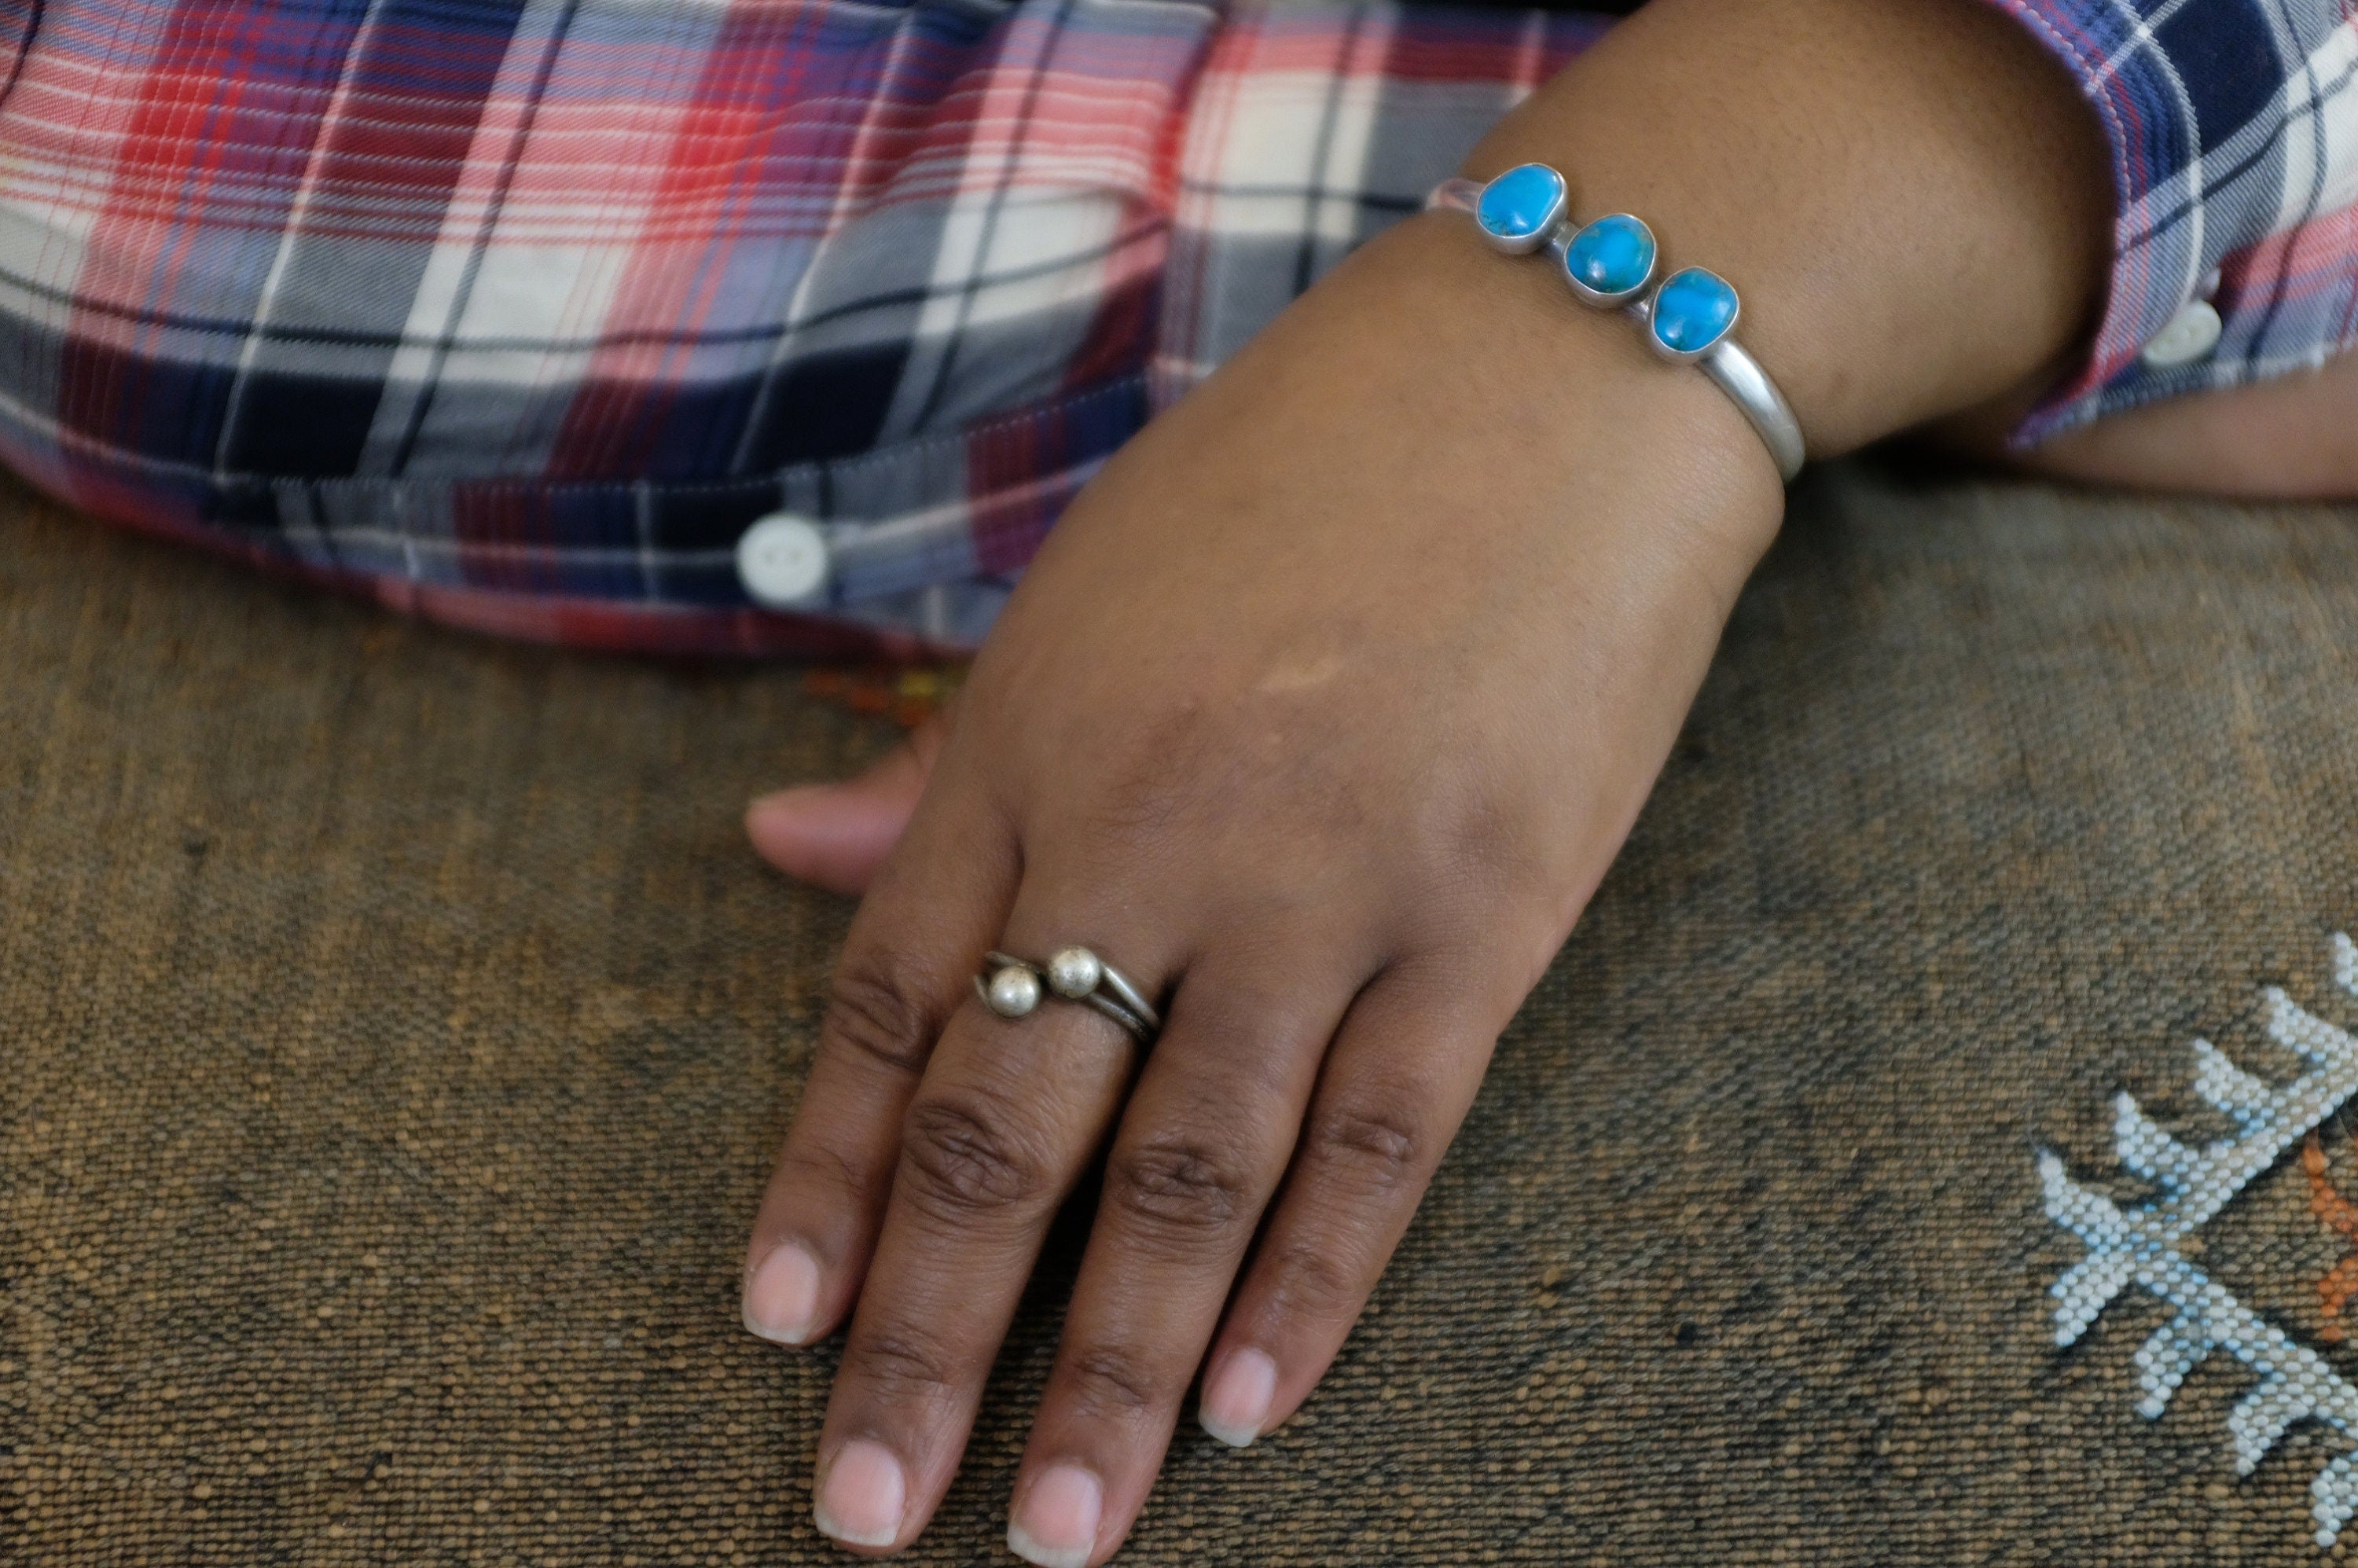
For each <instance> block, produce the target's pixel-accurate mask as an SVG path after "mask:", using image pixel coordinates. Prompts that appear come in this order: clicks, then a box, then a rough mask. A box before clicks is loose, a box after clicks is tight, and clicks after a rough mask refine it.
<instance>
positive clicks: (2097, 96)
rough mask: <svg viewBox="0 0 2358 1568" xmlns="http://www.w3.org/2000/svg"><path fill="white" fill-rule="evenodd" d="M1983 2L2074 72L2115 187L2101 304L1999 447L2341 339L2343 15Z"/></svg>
mask: <svg viewBox="0 0 2358 1568" xmlns="http://www.w3.org/2000/svg"><path fill="white" fill-rule="evenodd" d="M1989 3H1990V4H1992V5H1996V6H1997V7H1998V8H1999V9H2001V10H2003V11H2004V12H2006V14H2007V15H2009V16H2013V17H2015V18H2016V19H2017V21H2019V22H2020V23H2021V24H2022V25H2023V26H2024V27H2028V29H2029V30H2030V33H2031V36H2032V37H2034V38H2037V39H2038V40H2039V43H2040V44H2042V45H2043V46H2045V47H2046V49H2048V50H2049V51H2050V52H2051V53H2052V54H2053V55H2054V56H2055V57H2056V59H2059V60H2061V62H2062V63H2063V65H2064V66H2065V68H2066V69H2068V70H2070V71H2071V74H2072V76H2073V78H2074V79H2075V80H2076V81H2078V82H2079V84H2080V89H2081V92H2082V94H2083V95H2084V96H2085V97H2086V98H2087V100H2088V102H2089V103H2091V104H2092V105H2093V107H2094V109H2095V112H2096V116H2097V119H2098V121H2099V122H2100V124H2102V125H2103V127H2104V137H2105V141H2106V143H2107V145H2108V148H2109V151H2110V154H2111V161H2112V169H2113V180H2114V185H2115V196H2116V205H2115V218H2114V227H2113V265H2112V273H2111V278H2110V283H2109V287H2108V288H2107V291H2106V296H2105V300H2104V312H2103V316H2102V318H2101V319H2100V321H2099V323H2098V325H2097V327H2096V330H2095V334H2094V336H2093V339H2092V340H2091V341H2090V342H2089V343H2088V345H2087V347H2086V350H2085V351H2084V354H2083V356H2082V359H2081V361H2080V362H2079V364H2078V365H2077V367H2076V368H2075V370H2074V371H2073V372H2072V373H2071V374H2070V375H2068V376H2067V377H2066V378H2065V379H2064V380H2063V381H2062V382H2061V383H2060V384H2058V385H2057V386H2056V387H2054V388H2053V389H2052V390H2051V392H2050V394H2049V395H2048V396H2047V397H2046V398H2045V399H2043V400H2042V401H2041V402H2040V404H2039V406H2038V407H2037V408H2036V409H2034V410H2033V412H2032V413H2031V415H2030V416H2029V417H2028V419H2027V420H2025V421H2024V423H2023V424H2022V425H2021V427H2019V428H2018V429H2017V431H2016V432H2015V436H2014V439H2015V441H2016V443H2017V445H2025V446H2027V445H2030V444H2033V443H2036V442H2038V441H2040V440H2043V439H2045V438H2048V437H2050V436H2053V435H2056V434H2058V433H2060V432H2061V431H2063V430H2066V429H2069V428H2071V427H2075V426H2078V425H2083V424H2086V423H2087V422H2089V421H2091V420H2093V419H2097V418H2100V417H2102V416H2105V415H2108V414H2115V413H2119V412H2121V411H2122V410H2124V409H2127V408H2131V407H2135V406H2137V405H2139V404H2143V403H2148V402H2151V401H2154V400H2155V399H2157V398H2162V397H2169V396H2175V395H2180V394H2184V393H2189V392H2200V391H2208V390H2212V389H2214V388H2219V387H2225V386H2233V385H2238V384H2243V383H2245V382H2249V381H2255V380H2260V379H2263V378H2265V377H2267V376H2270V375H2275V374H2278V373H2283V372H2285V371H2288V370H2294V369H2305V368H2313V367H2314V366H2316V365H2319V364H2321V363H2323V362H2324V361H2325V360H2326V359H2327V358H2328V357H2329V356H2330V355H2331V354H2332V353H2333V352H2334V351H2337V350H2338V349H2340V348H2342V346H2344V345H2345V344H2346V343H2348V342H2349V341H2351V338H2352V336H2353V331H2352V321H2353V304H2358V299H2353V276H2358V266H2353V259H2358V231H2353V223H2352V215H2351V211H2350V207H2351V203H2352V201H2353V198H2358V97H2353V88H2352V81H2353V73H2358V28H2353V25H2352V24H2351V23H2349V22H2346V21H2344V20H2343V19H2342V14H2341V13H2342V5H2340V4H2339V0H2276V3H2271V4H2269V5H2267V6H2266V10H2265V13H2264V11H2263V9H2262V7H2261V5H2260V4H2259V0H2178V3H2175V4H2169V3H2157V0H1989Z"/></svg>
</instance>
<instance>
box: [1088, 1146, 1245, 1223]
mask: <svg viewBox="0 0 2358 1568" xmlns="http://www.w3.org/2000/svg"><path fill="white" fill-rule="evenodd" d="M1250 1186H1251V1184H1250V1182H1249V1179H1248V1178H1247V1176H1246V1174H1245V1172H1244V1170H1243V1168H1242V1165H1241V1162H1238V1160H1237V1159H1236V1157H1235V1156H1234V1155H1233V1154H1232V1153H1230V1152H1228V1151H1227V1150H1225V1149H1222V1148H1220V1147H1219V1146H1217V1144H1215V1143H1213V1142H1211V1141H1208V1140H1205V1139H1200V1138H1159V1139H1153V1140H1150V1141H1147V1142H1144V1143H1141V1144H1140V1145H1139V1146H1138V1147H1136V1148H1134V1149H1130V1150H1127V1151H1125V1152H1121V1153H1120V1154H1118V1155H1116V1156H1115V1157H1114V1160H1113V1162H1112V1165H1111V1168H1110V1169H1109V1171H1108V1172H1107V1183H1106V1190H1107V1195H1108V1197H1109V1200H1110V1201H1111V1202H1112V1203H1113V1204H1114V1205H1115V1206H1116V1207H1117V1208H1118V1209H1120V1211H1121V1212H1122V1213H1123V1214H1125V1215H1128V1216H1129V1217H1131V1218H1132V1219H1136V1220H1140V1221H1143V1222H1145V1224H1146V1225H1147V1226H1148V1227H1151V1228H1153V1229H1157V1230H1163V1231H1176V1232H1182V1233H1189V1234H1194V1233H1201V1232H1206V1231H1222V1230H1226V1229H1228V1228H1229V1227H1231V1226H1233V1225H1234V1224H1235V1223H1236V1221H1237V1219H1238V1217H1239V1216H1241V1215H1243V1214H1244V1213H1245V1212H1246V1211H1247V1207H1248V1203H1249V1197H1250Z"/></svg>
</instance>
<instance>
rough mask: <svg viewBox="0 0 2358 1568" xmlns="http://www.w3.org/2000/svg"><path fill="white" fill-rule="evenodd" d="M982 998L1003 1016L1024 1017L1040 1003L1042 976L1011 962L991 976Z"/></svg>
mask: <svg viewBox="0 0 2358 1568" xmlns="http://www.w3.org/2000/svg"><path fill="white" fill-rule="evenodd" d="M982 1000H984V1001H986V1002H988V1003H989V1004H990V1011H993V1012H995V1013H997V1014H999V1016H1000V1017H1001V1018H1022V1017H1023V1016H1024V1015H1025V1014H1027V1013H1029V1012H1030V1011H1032V1010H1033V1008H1035V1007H1038V1006H1039V1005H1040V977H1039V976H1038V975H1036V974H1034V973H1033V972H1032V971H1031V970H1030V969H1028V968H1024V967H1023V966H1022V965H1021V964H1010V965H1008V966H1007V967H1006V968H1002V969H1001V970H999V971H998V972H997V973H995V974H993V975H992V976H991V977H990V985H989V986H987V987H986V988H984V990H983V993H982Z"/></svg>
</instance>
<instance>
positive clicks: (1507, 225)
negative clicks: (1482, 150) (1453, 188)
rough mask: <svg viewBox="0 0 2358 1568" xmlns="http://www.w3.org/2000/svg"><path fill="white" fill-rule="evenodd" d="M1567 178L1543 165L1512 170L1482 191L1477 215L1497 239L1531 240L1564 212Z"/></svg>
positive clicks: (1476, 208)
mask: <svg viewBox="0 0 2358 1568" xmlns="http://www.w3.org/2000/svg"><path fill="white" fill-rule="evenodd" d="M1563 192H1564V185H1563V176H1562V175H1560V174H1558V173H1557V172H1556V171H1555V170H1553V169H1552V168H1549V167H1548V166H1547V165H1545V164H1543V163H1527V164H1523V165H1520V166H1519V167H1517V168H1510V169H1509V170H1508V171H1507V172H1506V173H1504V174H1502V175H1500V176H1498V178H1496V179H1494V180H1492V181H1491V182H1490V183H1489V184H1487V185H1486V186H1484V187H1483V188H1482V196H1481V199H1480V200H1477V201H1476V202H1475V204H1474V216H1475V218H1476V220H1477V221H1478V222H1480V223H1481V225H1482V227H1483V229H1484V230H1485V231H1486V232H1488V233H1489V234H1490V235H1491V236H1492V237H1493V238H1495V239H1500V240H1528V239H1530V238H1531V236H1533V235H1534V234H1538V233H1541V232H1544V231H1545V230H1546V228H1547V225H1548V221H1549V220H1550V219H1551V218H1553V217H1556V216H1558V215H1560V214H1561V213H1562V212H1563Z"/></svg>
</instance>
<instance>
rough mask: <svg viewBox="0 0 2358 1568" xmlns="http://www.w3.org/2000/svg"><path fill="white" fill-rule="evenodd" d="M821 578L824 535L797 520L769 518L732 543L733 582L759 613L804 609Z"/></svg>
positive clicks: (789, 515)
mask: <svg viewBox="0 0 2358 1568" xmlns="http://www.w3.org/2000/svg"><path fill="white" fill-rule="evenodd" d="M737 579H738V581H740V582H741V583H743V584H744V585H745V596H746V597H747V598H748V599H751V600H752V601H753V602H754V603H756V604H758V605H760V606H761V607H762V608H763V609H764V610H803V609H807V608H809V606H810V605H811V604H812V602H813V601H815V600H817V598H818V597H819V594H820V593H821V591H822V590H823V589H826V587H827V535H824V534H822V533H820V532H819V530H818V524H816V523H814V522H812V521H811V520H810V519H809V518H807V517H805V516H802V515H800V514H796V513H793V512H773V513H771V514H769V515H768V516H767V517H763V518H759V519H756V520H755V522H754V524H753V525H752V527H750V528H748V529H746V530H745V532H744V534H743V535H742V536H741V537H740V538H739V539H738V541H737Z"/></svg>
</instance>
